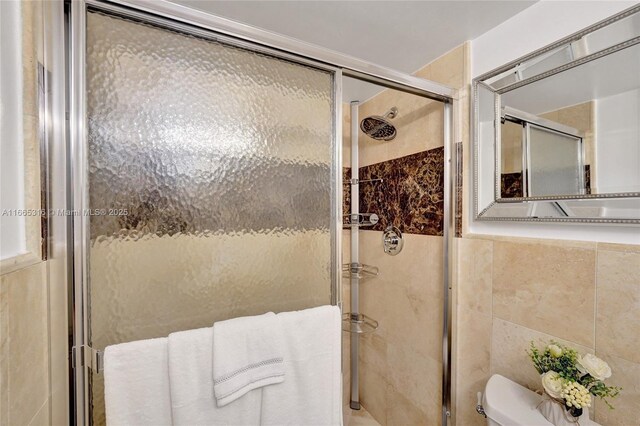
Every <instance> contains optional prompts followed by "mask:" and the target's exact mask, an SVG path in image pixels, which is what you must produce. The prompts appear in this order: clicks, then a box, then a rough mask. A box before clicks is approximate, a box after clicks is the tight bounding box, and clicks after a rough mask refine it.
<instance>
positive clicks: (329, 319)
mask: <svg viewBox="0 0 640 426" xmlns="http://www.w3.org/2000/svg"><path fill="white" fill-rule="evenodd" d="M278 318H279V319H280V322H281V324H282V329H283V332H284V336H285V342H284V348H283V351H284V357H285V366H286V369H285V371H286V375H287V380H285V381H284V383H282V384H281V385H278V386H267V387H265V388H263V389H262V416H261V421H260V424H261V425H273V426H275V425H277V426H283V425H292V426H293V425H296V426H297V425H309V426H311V425H318V426H320V425H322V426H340V425H342V361H341V347H340V344H341V335H342V331H341V319H340V309H339V308H338V307H337V306H320V307H318V308H312V309H305V310H303V311H297V312H283V313H280V314H278Z"/></svg>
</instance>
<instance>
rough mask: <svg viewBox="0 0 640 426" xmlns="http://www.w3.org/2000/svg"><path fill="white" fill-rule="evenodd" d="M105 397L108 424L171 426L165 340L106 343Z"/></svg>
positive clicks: (113, 425)
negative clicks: (117, 343) (111, 344)
mask: <svg viewBox="0 0 640 426" xmlns="http://www.w3.org/2000/svg"><path fill="white" fill-rule="evenodd" d="M104 400H105V408H106V415H107V424H109V425H110V426H119V425H140V426H143V425H150V426H151V425H153V426H159V425H171V424H172V420H171V397H170V390H169V368H168V362H167V339H166V338H162V339H150V340H139V341H136V342H131V343H122V344H119V345H113V346H107V348H106V349H105V351H104Z"/></svg>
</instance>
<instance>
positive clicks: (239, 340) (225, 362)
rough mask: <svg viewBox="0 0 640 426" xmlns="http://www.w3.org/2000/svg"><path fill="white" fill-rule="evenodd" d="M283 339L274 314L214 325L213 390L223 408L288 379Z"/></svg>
mask: <svg viewBox="0 0 640 426" xmlns="http://www.w3.org/2000/svg"><path fill="white" fill-rule="evenodd" d="M283 340H284V339H283V335H282V327H281V326H280V320H279V319H278V317H277V316H276V314H274V313H273V312H269V313H266V314H264V315H257V316H251V317H240V318H233V319H230V320H227V321H220V322H216V323H215V324H214V325H213V380H214V386H213V389H214V393H215V396H216V400H217V403H218V406H219V407H224V406H225V405H227V404H229V403H231V402H233V401H235V400H236V399H238V398H240V397H242V396H243V395H244V394H246V393H247V392H249V391H251V390H253V389H257V388H261V387H264V386H268V385H275V384H278V383H281V382H282V381H284V380H285V369H284V359H283V352H282V351H283V350H282V346H283V343H284V342H283Z"/></svg>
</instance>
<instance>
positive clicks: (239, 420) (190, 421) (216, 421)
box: [169, 327, 262, 426]
mask: <svg viewBox="0 0 640 426" xmlns="http://www.w3.org/2000/svg"><path fill="white" fill-rule="evenodd" d="M212 357H213V328H211V327H209V328H200V329H197V330H189V331H182V332H179V333H173V334H171V335H169V377H170V381H171V411H172V412H173V424H174V425H176V426H181V425H184V426H187V425H189V426H191V425H243V426H245V425H259V424H260V405H261V401H262V389H255V390H252V391H251V392H248V393H247V394H246V395H244V396H243V397H242V398H240V399H239V400H237V401H235V402H233V403H232V404H229V405H227V406H226V407H218V406H217V405H216V400H215V396H214V393H213V368H212V367H213V365H212Z"/></svg>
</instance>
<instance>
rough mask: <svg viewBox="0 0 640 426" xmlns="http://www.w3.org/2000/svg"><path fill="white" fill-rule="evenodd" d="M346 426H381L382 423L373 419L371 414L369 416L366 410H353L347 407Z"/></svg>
mask: <svg viewBox="0 0 640 426" xmlns="http://www.w3.org/2000/svg"><path fill="white" fill-rule="evenodd" d="M344 426H380V423H378V422H377V421H376V419H374V418H373V417H371V414H369V413H368V412H367V410H365V409H364V408H361V409H360V410H352V409H350V408H349V407H346V408H345V416H344Z"/></svg>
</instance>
